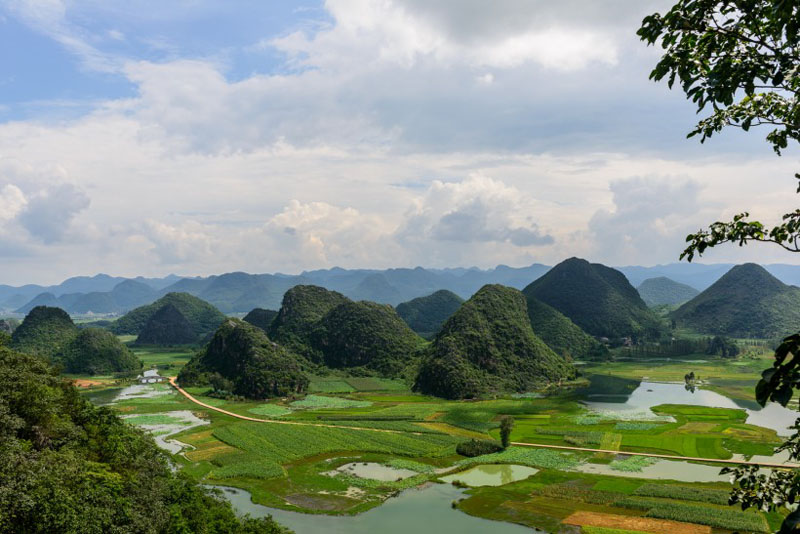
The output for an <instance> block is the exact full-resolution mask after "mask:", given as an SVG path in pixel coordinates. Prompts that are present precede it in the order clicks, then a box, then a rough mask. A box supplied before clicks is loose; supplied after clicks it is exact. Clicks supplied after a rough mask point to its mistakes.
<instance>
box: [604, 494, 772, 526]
mask: <svg viewBox="0 0 800 534" xmlns="http://www.w3.org/2000/svg"><path fill="white" fill-rule="evenodd" d="M616 505H617V506H621V507H623V508H631V509H633V510H646V511H647V514H646V516H647V517H655V518H658V519H669V520H672V521H683V522H685V523H697V524H699V525H708V526H710V527H716V528H724V529H727V530H736V531H746V532H769V528H768V526H767V522H766V520H765V519H764V518H763V517H762V516H761V515H759V514H757V513H752V512H742V511H739V510H736V509H734V508H722V507H712V506H703V505H700V504H688V503H682V502H677V501H668V500H659V499H653V498H650V497H636V496H633V497H626V498H625V499H622V500H621V501H619V502H617V503H616Z"/></svg>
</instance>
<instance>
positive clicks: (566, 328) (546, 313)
mask: <svg viewBox="0 0 800 534" xmlns="http://www.w3.org/2000/svg"><path fill="white" fill-rule="evenodd" d="M527 304H528V317H529V318H530V321H531V328H533V333H534V334H536V335H537V336H539V338H540V339H541V340H542V341H544V342H545V343H546V344H547V346H548V347H550V348H551V349H553V351H554V352H555V353H556V354H561V355H562V356H569V357H571V358H577V359H583V358H591V357H594V356H596V355H598V354H599V353H602V352H606V351H607V349H606V351H604V347H603V346H602V344H601V343H600V342H598V341H597V340H596V339H595V338H593V337H592V336H590V335H589V334H587V333H586V332H584V331H583V330H581V328H580V327H579V326H578V325H576V324H575V323H573V322H572V321H570V320H569V318H568V317H567V316H565V315H564V314H562V313H561V312H559V311H558V310H556V309H555V308H553V307H552V306H548V305H547V304H545V303H544V302H542V301H541V300H539V299H536V298H533V297H527Z"/></svg>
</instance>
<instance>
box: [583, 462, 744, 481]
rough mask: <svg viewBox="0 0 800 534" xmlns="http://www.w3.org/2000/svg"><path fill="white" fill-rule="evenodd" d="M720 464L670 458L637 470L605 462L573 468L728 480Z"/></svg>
mask: <svg viewBox="0 0 800 534" xmlns="http://www.w3.org/2000/svg"><path fill="white" fill-rule="evenodd" d="M721 468H722V466H716V467H714V466H710V465H702V464H692V463H689V462H679V461H672V460H659V461H658V462H656V463H654V464H651V465H649V466H646V467H643V468H642V470H641V471H639V472H627V471H615V470H613V469H611V467H610V466H609V465H607V464H590V463H583V464H580V465H579V466H577V467H576V468H575V471H580V472H581V473H591V474H594V475H611V476H616V477H627V478H649V479H660V480H678V481H680V482H728V481H729V480H730V478H729V475H720V474H719V471H720V469H721Z"/></svg>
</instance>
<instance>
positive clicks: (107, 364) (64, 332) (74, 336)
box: [11, 306, 142, 374]
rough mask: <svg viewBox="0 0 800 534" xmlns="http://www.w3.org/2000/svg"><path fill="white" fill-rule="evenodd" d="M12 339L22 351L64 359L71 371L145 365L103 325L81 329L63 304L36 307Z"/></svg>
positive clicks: (111, 370) (92, 371) (98, 371)
mask: <svg viewBox="0 0 800 534" xmlns="http://www.w3.org/2000/svg"><path fill="white" fill-rule="evenodd" d="M11 343H12V347H13V348H14V349H16V350H19V351H20V352H25V353H28V354H34V355H36V356H41V357H42V358H45V359H47V360H50V361H52V362H53V363H60V364H61V365H63V366H64V370H65V371H66V372H68V373H87V374H104V373H117V372H121V371H133V370H136V369H139V368H141V366H142V364H141V362H140V361H139V359H138V358H136V356H134V355H133V353H132V352H131V351H130V350H129V349H128V347H126V346H125V345H123V344H122V343H121V342H120V341H119V340H118V339H117V338H116V336H114V334H112V333H111V332H108V331H105V330H101V329H99V328H86V329H83V330H78V327H77V326H75V323H73V322H72V319H71V318H70V316H69V315H68V314H67V312H65V311H64V310H62V309H61V308H49V307H47V306H37V307H35V308H33V309H32V310H31V311H30V313H29V314H28V315H27V316H26V317H25V320H24V321H22V324H21V325H20V326H19V328H17V329H16V330H15V331H14V334H13V335H12V338H11Z"/></svg>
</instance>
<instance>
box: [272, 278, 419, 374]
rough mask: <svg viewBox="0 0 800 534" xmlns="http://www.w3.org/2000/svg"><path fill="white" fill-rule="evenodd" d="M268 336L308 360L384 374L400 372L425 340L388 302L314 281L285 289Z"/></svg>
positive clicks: (329, 365)
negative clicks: (352, 295) (359, 298)
mask: <svg viewBox="0 0 800 534" xmlns="http://www.w3.org/2000/svg"><path fill="white" fill-rule="evenodd" d="M269 337H270V339H272V340H274V341H276V342H278V343H280V344H281V345H283V346H284V347H286V348H288V349H289V350H291V351H292V352H295V353H297V354H300V355H302V356H304V357H305V358H306V359H307V360H308V361H309V362H311V363H314V364H319V365H324V366H327V367H330V368H336V369H353V368H356V367H358V368H364V369H366V370H369V371H373V372H376V373H379V374H381V375H384V376H397V375H399V374H400V373H401V372H402V371H403V370H404V369H405V368H406V367H407V366H408V365H409V364H411V363H412V361H413V360H414V357H415V356H416V355H417V352H418V349H419V348H420V346H421V345H422V344H423V343H424V341H423V340H422V339H421V338H420V337H419V336H417V335H416V334H415V333H414V332H413V331H412V330H411V329H410V328H409V327H408V325H406V324H405V323H404V322H403V320H402V319H400V317H399V316H398V315H397V313H396V312H395V311H394V310H393V309H392V308H391V306H388V305H384V304H375V303H372V302H353V301H352V300H350V299H348V298H347V297H345V296H344V295H342V294H341V293H337V292H335V291H328V290H327V289H324V288H322V287H318V286H296V287H294V288H292V289H290V290H289V291H287V292H286V295H285V296H284V299H283V305H282V306H281V309H280V310H279V311H278V315H277V316H276V317H275V319H274V321H273V322H272V325H271V327H270V330H269Z"/></svg>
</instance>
